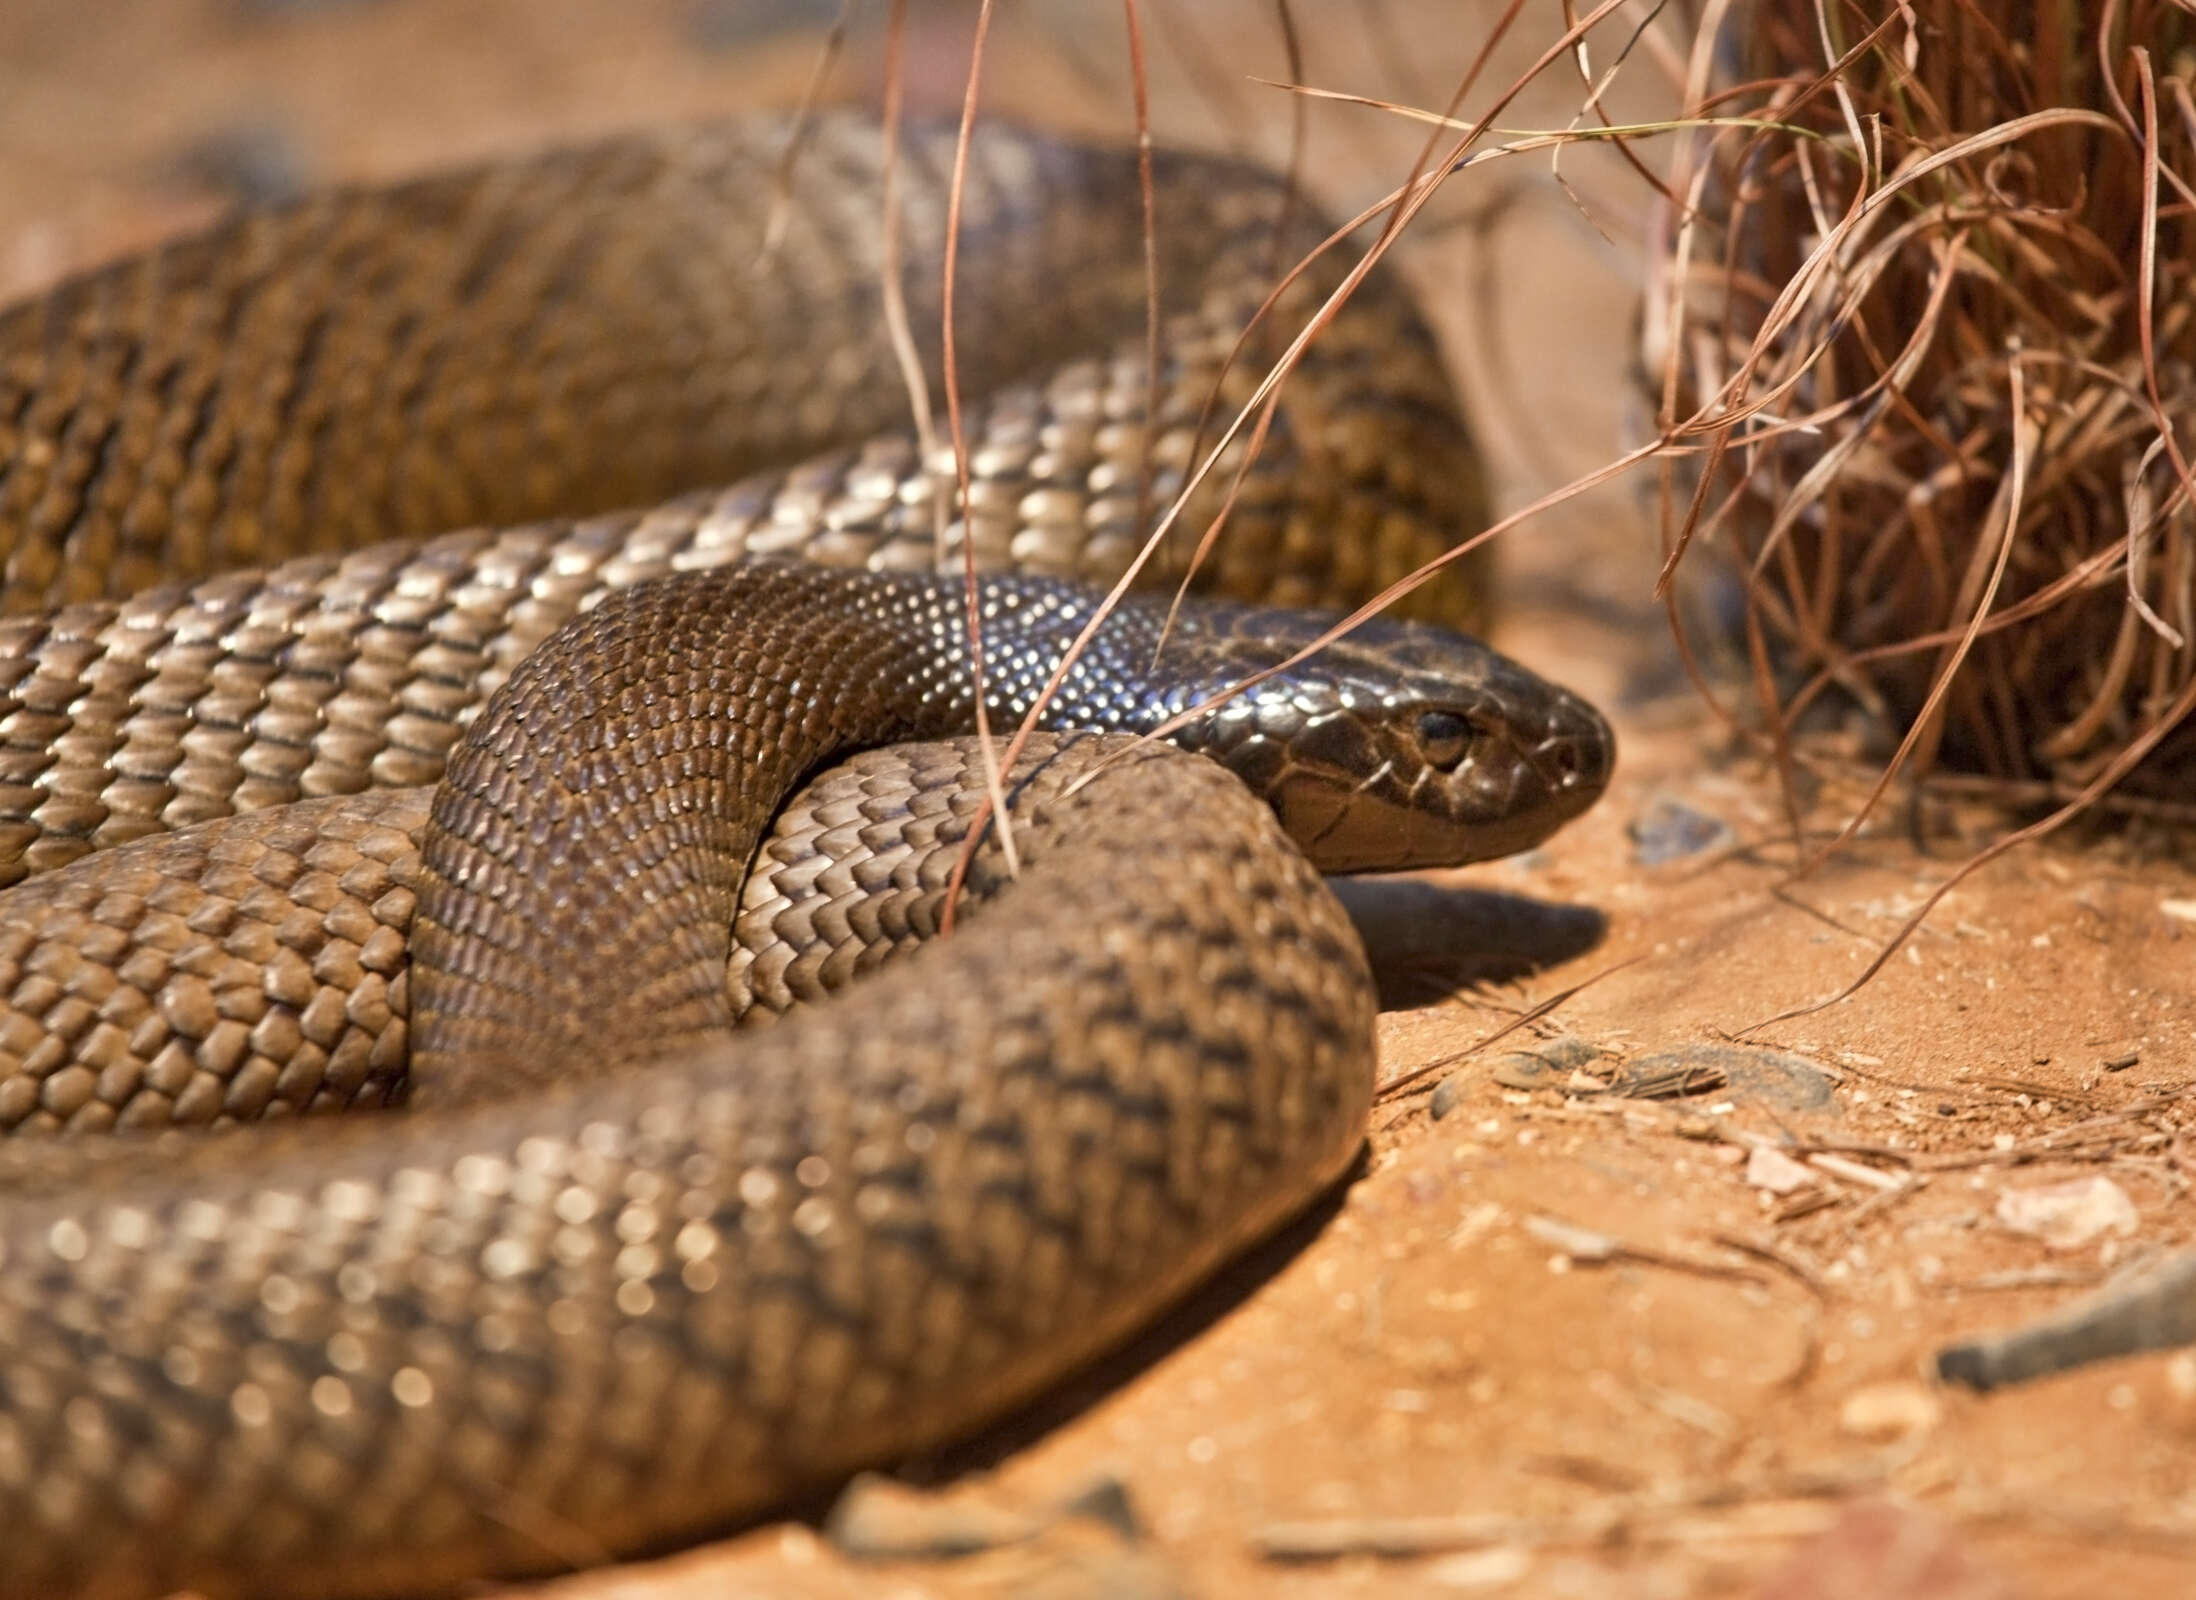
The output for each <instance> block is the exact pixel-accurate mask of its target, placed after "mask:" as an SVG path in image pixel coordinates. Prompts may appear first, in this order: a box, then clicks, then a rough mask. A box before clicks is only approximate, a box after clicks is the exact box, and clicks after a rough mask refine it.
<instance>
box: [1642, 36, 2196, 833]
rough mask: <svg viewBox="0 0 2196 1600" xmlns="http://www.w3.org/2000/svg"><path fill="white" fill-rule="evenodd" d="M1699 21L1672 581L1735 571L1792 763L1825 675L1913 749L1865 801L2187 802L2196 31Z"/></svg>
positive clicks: (1760, 675)
mask: <svg viewBox="0 0 2196 1600" xmlns="http://www.w3.org/2000/svg"><path fill="white" fill-rule="evenodd" d="M1704 23H1705V27H1704V29H1703V35H1702V43H1701V44H1700V46H1699V48H1698V50H1697V52H1696V54H1695V57H1694V60H1693V63H1692V69H1691V70H1692V74H1693V79H1692V82H1693V92H1692V95H1691V98H1692V99H1693V102H1694V104H1693V108H1692V110H1693V115H1694V116H1696V117H1698V118H1701V119H1704V120H1703V121H1701V122H1699V123H1696V124H1695V127H1694V130H1693V132H1692V134H1691V138H1692V141H1693V143H1692V146H1691V154H1690V156H1689V157H1688V158H1687V159H1686V161H1685V162H1684V163H1683V165H1682V168H1681V170H1680V172H1679V173H1678V175H1677V180H1678V181H1677V183H1676V184H1675V185H1674V192H1675V195H1676V198H1677V201H1678V204H1677V205H1676V206H1674V207H1673V208H1672V213H1671V215H1672V223H1671V228H1670V232H1669V238H1668V246H1669V248H1668V251H1667V255H1666V263H1667V265H1668V266H1669V269H1670V278H1669V287H1668V290H1667V292H1666V293H1662V294H1659V295H1651V296H1650V309H1649V331H1650V339H1649V346H1648V348H1649V353H1650V356H1651V358H1652V361H1653V364H1657V365H1658V370H1659V372H1660V376H1661V380H1662V385H1663V387H1662V402H1663V408H1664V409H1663V416H1664V418H1665V421H1666V424H1668V425H1670V426H1672V427H1673V428H1674V430H1675V431H1677V432H1679V433H1680V434H1685V433H1688V432H1689V433H1690V435H1691V437H1692V439H1693V442H1695V443H1696V444H1699V445H1701V446H1703V453H1702V454H1701V455H1700V456H1698V457H1696V458H1695V459H1696V460H1697V461H1698V462H1699V463H1700V467H1701V470H1700V471H1699V472H1698V474H1697V475H1695V474H1691V473H1686V474H1674V475H1673V478H1672V480H1671V488H1672V491H1673V492H1672V493H1671V494H1670V495H1669V497H1668V498H1667V501H1666V508H1667V516H1666V521H1665V533H1666V539H1667V541H1668V554H1669V560H1670V562H1671V564H1672V566H1674V565H1675V563H1676V562H1677V560H1678V558H1679V557H1680V556H1681V555H1683V554H1684V553H1685V551H1686V549H1687V548H1688V546H1692V545H1701V544H1712V545H1714V546H1715V547H1717V548H1719V549H1721V550H1723V551H1726V552H1728V553H1730V554H1732V555H1735V557H1736V558H1737V560H1738V561H1739V563H1740V564H1741V567H1742V569H1743V571H1744V573H1745V575H1746V578H1747V589H1746V593H1747V596H1748V605H1747V621H1746V640H1747V647H1748V655H1749V659H1750V662H1751V667H1752V671H1753V674H1754V681H1755V686H1756V689H1757V692H1758V693H1759V695H1760V696H1761V699H1762V702H1763V706H1764V708H1765V710H1766V711H1767V712H1768V713H1769V717H1770V725H1771V727H1772V729H1773V730H1774V735H1775V739H1776V743H1777V746H1778V749H1779V751H1780V752H1781V753H1783V754H1784V755H1785V756H1786V757H1787V758H1790V756H1791V754H1792V751H1791V742H1790V738H1789V735H1790V732H1791V729H1792V728H1793V726H1794V723H1795V720H1796V719H1797V718H1798V717H1799V716H1800V715H1801V714H1802V713H1803V712H1804V711H1805V710H1806V709H1807V707H1808V706H1809V705H1810V703H1813V702H1815V701H1817V700H1819V699H1820V698H1821V697H1822V695H1823V694H1824V691H1825V690H1828V689H1831V688H1832V687H1833V686H1835V687H1837V688H1840V689H1842V690H1844V691H1845V692H1846V693H1848V694H1849V695H1851V696H1852V697H1853V698H1854V699H1855V700H1857V701H1858V702H1859V703H1860V704H1861V705H1863V706H1865V707H1867V708H1869V709H1870V710H1872V711H1874V712H1876V713H1878V714H1879V715H1880V717H1881V718H1882V722H1883V726H1884V727H1885V728H1886V730H1887V731H1888V733H1889V735H1890V736H1891V737H1895V738H1898V739H1899V740H1900V741H1901V742H1900V745H1899V749H1898V751H1897V754H1896V755H1895V756H1894V757H1893V758H1892V760H1891V761H1890V762H1889V763H1888V764H1887V770H1886V772H1885V774H1884V778H1885V781H1886V782H1888V781H1889V779H1890V777H1891V776H1892V774H1893V773H1894V772H1896V771H1898V770H1900V769H1902V768H1903V770H1905V771H1906V772H1907V773H1908V774H1909V775H1914V774H1919V773H1922V772H1925V771H1928V770H1929V769H1930V768H1932V767H1933V766H1939V765H1944V766H1956V767H1959V768H1963V769H1967V770H1970V771H1975V772H1980V773H1984V774H1988V775H1990V776H1992V777H1993V778H1996V779H2002V780H2016V781H2017V783H2016V786H2015V787H2013V788H2011V789H2010V790H2009V791H2008V792H2009V793H2012V794H2015V795H2029V796H2033V795H2035V794H2038V793H2043V792H2049V793H2055V794H2058V795H2061V796H2067V797H2074V796H2079V797H2082V798H2084V799H2094V798H2095V797H2097V796H2098V795H2100V794H2102V793H2104V792H2105V790H2106V789H2108V788H2110V787H2111V786H2112V785H2114V784H2115V783H2117V782H2119V781H2120V780H2121V778H2122V777H2123V776H2124V775H2126V774H2128V773H2130V772H2132V773H2134V774H2135V775H2136V780H2137V782H2138V783H2141V784H2143V785H2145V786H2146V787H2149V788H2150V789H2152V790H2153V791H2154V792H2156V791H2159V790H2160V789H2166V790H2167V791H2168V792H2174V788H2173V786H2175V785H2176V780H2179V789H2178V792H2182V793H2185V792H2186V791H2185V780H2186V778H2187V777H2188V775H2189V773H2190V771H2191V768H2192V767H2196V732H2192V730H2191V729H2189V728H2183V727H2182V724H2183V723H2184V721H2186V720H2187V719H2188V713H2189V711H2190V709H2191V707H2192V705H2196V492H2192V491H2196V485H2192V481H2191V471H2190V460H2191V458H2196V438H2192V437H2191V424H2192V423H2196V282H2192V279H2196V252H2192V249H2191V246H2192V244H2196V232H2192V230H2196V98H2192V94H2196V90H2192V78H2196V13H2192V11H2191V9H2190V8H2188V7H2187V6H2186V5H2185V4H2178V3H2172V0H2116V3H2110V4H2102V5H2100V4H2096V3H2094V0H2090V3H2084V0H1905V3H1901V4H1895V5H1876V4H1866V5H1864V4H1858V3H1850V0H1756V3H1755V4H1752V5H1751V6H1745V7H1742V8H1733V9H1732V11H1731V12H1730V13H1729V14H1726V9H1725V6H1724V5H1723V4H1722V3H1721V0H1709V4H1708V5H1707V7H1706V15H1705V17H1704ZM1719 23H1720V24H1721V27H1720V29H1719V28H1718V26H1717V25H1718V24H1719ZM1705 119H1714V120H1713V121H1712V122H1710V121H1708V120H1705ZM1686 417H1691V418H1692V419H1693V421H1692V422H1691V424H1689V425H1688V424H1685V423H1682V422H1676V421H1674V419H1682V418H1686ZM2176 427H2177V428H2178V429H2179V430H2180V431H2179V435H2178V437H2177V436H2176V434H2175V431H2174V430H2175V428H2176Z"/></svg>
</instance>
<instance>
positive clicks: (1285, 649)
mask: <svg viewBox="0 0 2196 1600" xmlns="http://www.w3.org/2000/svg"><path fill="white" fill-rule="evenodd" d="M1333 621H1334V619H1333V618H1332V617H1326V616H1320V615H1316V614H1313V613H1306V612H1288V611H1270V610H1256V609H1247V608H1236V607H1230V606H1213V607H1207V608H1201V609H1200V610H1198V611H1196V612H1194V613H1191V612H1185V613H1184V616H1183V619H1182V624H1181V626H1180V627H1179V628H1178V629H1177V632H1176V634H1175V636H1174V637H1173V638H1172V639H1171V640H1170V642H1169V643H1168V645H1167V647H1166V649H1165V650H1164V651H1163V652H1162V653H1161V655H1160V657H1159V670H1158V674H1157V675H1158V677H1159V678H1160V679H1161V680H1163V681H1165V682H1166V683H1167V684H1168V688H1167V690H1166V692H1165V697H1166V698H1167V699H1168V700H1169V702H1170V703H1171V709H1174V710H1181V709H1186V708H1187V707H1189V706H1191V705H1194V704H1196V703H1197V702H1198V701H1199V700H1201V699H1204V698H1207V697H1209V696H1210V695H1212V694H1215V693H1217V692H1219V691H1221V690H1223V689H1225V688H1227V687H1228V686H1230V685H1231V684H1234V683H1237V682H1239V681H1241V680H1242V679H1243V678H1246V677H1248V676H1250V675H1251V674H1253V673H1255V672H1258V671H1260V670H1262V669H1264V668H1267V667H1271V666H1274V665H1276V664H1277V663H1279V662H1281V661H1284V660H1286V659H1287V658H1288V657H1289V656H1291V655H1293V654H1295V653H1296V651H1298V650H1300V649H1302V648H1303V647H1304V646H1306V645H1308V644H1310V643H1312V642H1313V641H1314V640H1315V639H1317V638H1318V637H1319V636H1320V634H1322V633H1323V632H1325V631H1326V629H1327V628H1328V627H1330V626H1331V625H1332V623H1333ZM1174 739H1175V742H1176V743H1178V744H1182V745H1185V746H1187V747H1189V748H1192V749H1197V750H1202V751H1204V752H1205V753H1206V754H1208V755H1210V756H1212V757H1214V758H1215V759H1217V760H1219V761H1221V762H1223V763H1225V764H1226V765H1227V766H1228V767H1229V768H1230V769H1231V770H1232V771H1234V772H1235V773H1236V774H1238V775H1239V776H1240V777H1241V778H1242V779H1243V780H1244V782H1246V783H1248V784H1249V785H1250V786H1251V787H1252V788H1253V789H1255V790H1257V791H1258V792H1259V793H1260V794H1261V795H1263V796H1265V798H1266V799H1267V801H1268V802H1269V803H1270V804H1271V805H1272V806H1273V808H1274V810H1275V811H1276V812H1278V813H1279V814H1280V817H1281V821H1282V823H1283V824H1284V826H1286V827H1287V829H1288V831H1289V835H1290V837H1291V838H1293V839H1294V840H1295V841H1296V843H1297V845H1298V846H1299V848H1301V849H1302V850H1303V851H1304V852H1305V854H1306V855H1308V856H1309V857H1310V858H1311V860H1312V862H1313V863H1314V865H1316V866H1318V867H1319V868H1320V869H1321V870H1322V871H1326V872H1383V871H1395V870H1400V869H1403V868H1409V867H1439V866H1458V865H1462V864H1463V863H1465V862H1468V861H1484V860H1488V859H1491V858H1493V857H1496V856H1504V855H1509V854H1512V853H1514V852H1516V851H1519V850H1525V849H1529V848H1530V847H1531V846H1533V845H1535V844H1538V843H1539V842H1540V841H1541V840H1543V839H1545V838H1547V837H1548V835H1550V834H1551V833H1553V832H1555V830H1556V829H1558V828H1560V827H1561V826H1563V824H1564V823H1566V822H1568V821H1570V820H1571V819H1572V818H1573V817H1576V816H1577V815H1578V814H1579V813H1580V812H1582V811H1584V810H1586V808H1587V807H1589V806H1591V805H1592V804H1593V803H1594V801H1595V800H1596V799H1598V798H1599V797H1600V795H1601V792H1602V790H1603V789H1604V788H1606V787H1607V786H1608V782H1609V773H1610V769H1611V767H1612V766H1613V765H1614V763H1615V760H1616V737H1615V735H1614V734H1613V733H1612V732H1611V731H1610V728H1609V725H1608V723H1607V722H1605V721H1604V720H1603V719H1602V716H1601V714H1600V713H1599V712H1598V711H1596V710H1595V709H1594V708H1593V707H1592V706H1591V705H1589V704H1587V703H1586V702H1585V701H1584V700H1582V699H1580V698H1579V697H1578V696H1577V695H1575V694H1572V693H1571V692H1570V691H1569V690H1567V689H1562V688H1559V687H1557V686H1556V685H1555V684H1552V683H1549V682H1547V681H1546V680H1545V679H1542V678H1539V677H1536V676H1535V675H1534V674H1533V673H1531V672H1529V671H1527V670H1526V669H1525V668H1524V667H1521V666H1519V665H1518V664H1517V663H1516V662H1514V661H1512V660H1510V659H1509V658H1508V657H1507V656H1504V655H1501V654H1499V653H1497V652H1496V651H1494V650H1491V649H1489V648H1488V647H1487V646H1486V645H1484V644H1481V643H1480V642H1479V641H1478V640H1476V639H1471V638H1467V637H1465V636H1464V635H1462V634H1457V633H1451V632H1449V631H1448V630H1447V629H1444V628H1437V627H1432V626H1428V625H1426V624H1422V623H1411V622H1389V621H1385V620H1380V619H1375V620H1374V621H1372V622H1369V623H1366V624H1364V625H1363V626H1361V627H1359V628H1357V629H1356V630H1354V631H1353V632H1351V633H1350V634H1348V635H1347V636H1345V637H1344V638H1342V639H1339V640H1337V641H1336V642H1334V643H1333V644H1330V645H1328V646H1327V647H1325V648H1324V649H1322V650H1321V651H1319V652H1318V653H1317V654H1316V655H1313V656H1312V657H1310V658H1309V659H1307V660H1305V661H1303V662H1301V663H1299V664H1298V665H1296V666H1293V667H1289V668H1287V669H1286V670H1284V671H1282V672H1280V673H1278V674H1276V675H1275V676H1274V677H1271V678H1269V679H1267V680H1266V681H1264V682H1263V683H1260V684H1257V685H1255V686H1254V687H1252V688H1250V689H1247V690H1245V691H1243V692H1242V693H1241V694H1239V695H1236V696H1235V697H1234V698H1233V699H1231V700H1229V701H1227V702H1226V703H1224V704H1222V705H1220V706H1218V707H1216V708H1215V709H1213V710H1212V711H1210V712H1207V713H1206V714H1205V715H1204V716H1203V717H1201V718H1200V719H1198V720H1197V721H1196V722H1195V723H1193V724H1192V725H1190V726H1188V727H1186V728H1184V729H1183V730H1181V731H1180V732H1179V733H1177V734H1175V735H1174Z"/></svg>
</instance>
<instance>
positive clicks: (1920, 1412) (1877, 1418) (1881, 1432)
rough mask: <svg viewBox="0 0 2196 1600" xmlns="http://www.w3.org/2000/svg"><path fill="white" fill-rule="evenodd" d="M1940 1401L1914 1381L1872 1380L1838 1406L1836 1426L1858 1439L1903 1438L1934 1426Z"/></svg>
mask: <svg viewBox="0 0 2196 1600" xmlns="http://www.w3.org/2000/svg"><path fill="white" fill-rule="evenodd" d="M1943 1415H1944V1404H1943V1402H1942V1401H1940V1400H1939V1399H1938V1398H1937V1397H1936V1396H1935V1395H1933V1394H1931V1393H1930V1392H1929V1391H1928V1390H1927V1389H1925V1388H1923V1387H1922V1386H1921V1385H1920V1384H1918V1383H1872V1384H1869V1385H1868V1386H1867V1387H1866V1388H1863V1389H1855V1390H1854V1391H1853V1392H1852V1393H1851V1394H1849V1395H1847V1396H1846V1397H1845V1404H1844V1405H1842V1406H1840V1407H1838V1426H1839V1427H1841V1428H1843V1429H1844V1430H1845V1431H1846V1432H1847V1433H1849V1434H1852V1435H1853V1436H1854V1437H1856V1438H1860V1439H1903V1438H1907V1437H1909V1436H1910V1435H1913V1434H1917V1433H1925V1432H1927V1431H1928V1430H1929V1429H1931V1428H1934V1427H1935V1426H1936V1425H1937V1423H1938V1420H1939V1419H1940V1418H1942V1417H1943Z"/></svg>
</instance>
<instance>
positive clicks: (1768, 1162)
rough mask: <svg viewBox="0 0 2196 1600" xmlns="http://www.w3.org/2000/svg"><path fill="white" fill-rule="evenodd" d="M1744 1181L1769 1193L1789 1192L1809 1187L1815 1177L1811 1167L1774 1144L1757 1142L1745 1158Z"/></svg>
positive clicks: (1814, 1181) (1815, 1180)
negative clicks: (1794, 1158) (1795, 1159)
mask: <svg viewBox="0 0 2196 1600" xmlns="http://www.w3.org/2000/svg"><path fill="white" fill-rule="evenodd" d="M1746 1181H1747V1182H1748V1183H1750V1184H1752V1185H1753V1186H1754V1187H1755V1188H1757V1189H1767V1190H1768V1191H1769V1192H1770V1193H1771V1194H1791V1193H1792V1192H1793V1191H1794V1190H1797V1189H1806V1188H1811V1187H1812V1186H1813V1185H1814V1184H1815V1183H1816V1182H1817V1179H1816V1177H1815V1172H1814V1169H1813V1168H1812V1167H1807V1166H1803V1165H1801V1164H1800V1163H1799V1162H1797V1161H1794V1160H1793V1159H1792V1158H1791V1157H1790V1156H1788V1155H1786V1154H1785V1153H1784V1152H1783V1151H1782V1150H1779V1149H1776V1148H1775V1147H1774V1146H1771V1145H1766V1144H1757V1145H1755V1146H1754V1148H1753V1151H1752V1153H1751V1154H1749V1155H1748V1156H1747V1158H1746Z"/></svg>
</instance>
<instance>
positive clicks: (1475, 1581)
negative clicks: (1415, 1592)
mask: <svg viewBox="0 0 2196 1600" xmlns="http://www.w3.org/2000/svg"><path fill="white" fill-rule="evenodd" d="M1532 1570H1533V1556H1532V1552H1531V1551H1530V1550H1527V1549H1525V1548H1524V1547H1523V1546H1521V1545H1514V1544H1498V1545H1496V1546H1494V1548H1492V1549H1490V1550H1466V1551H1462V1552H1460V1553H1459V1554H1457V1555H1453V1556H1443V1557H1441V1558H1440V1559H1439V1560H1438V1561H1429V1562H1427V1563H1426V1565H1425V1566H1424V1567H1422V1568H1420V1569H1419V1576H1420V1577H1421V1578H1422V1579H1424V1580H1425V1581H1426V1582H1427V1583H1429V1584H1431V1585H1432V1586H1433V1587H1435V1588H1437V1589H1495V1588H1500V1587H1502V1586H1503V1585H1505V1584H1512V1583H1521V1582H1523V1581H1524V1579H1525V1575H1526V1574H1527V1573H1529V1572H1531V1571H1532Z"/></svg>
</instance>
